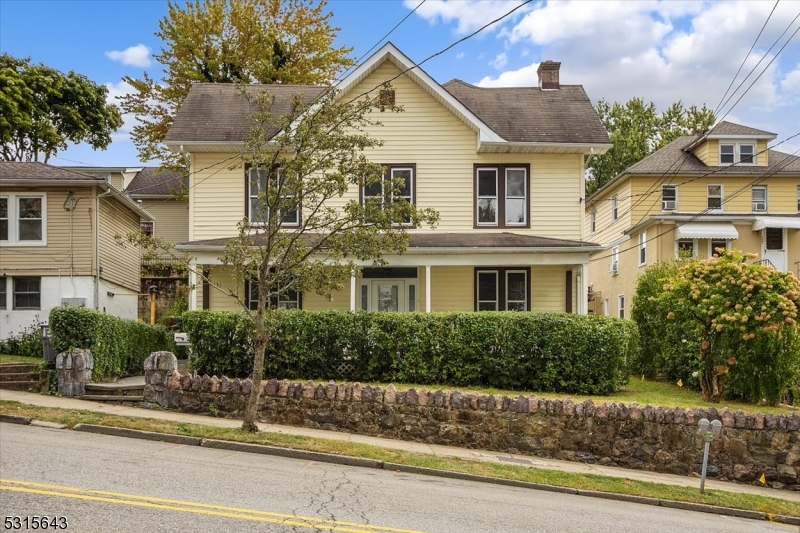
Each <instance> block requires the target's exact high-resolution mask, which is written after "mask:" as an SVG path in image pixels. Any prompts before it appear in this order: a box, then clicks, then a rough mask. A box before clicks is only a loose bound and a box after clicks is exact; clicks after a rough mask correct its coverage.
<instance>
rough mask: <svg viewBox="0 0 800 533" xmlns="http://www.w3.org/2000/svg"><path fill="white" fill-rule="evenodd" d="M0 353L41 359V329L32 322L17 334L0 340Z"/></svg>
mask: <svg viewBox="0 0 800 533" xmlns="http://www.w3.org/2000/svg"><path fill="white" fill-rule="evenodd" d="M0 353H5V354H8V355H22V356H24V357H38V358H40V359H41V358H42V357H43V355H44V354H43V353H42V331H41V329H39V326H38V325H37V324H35V323H34V324H32V325H30V326H28V327H27V328H25V329H23V330H22V331H20V332H19V333H17V334H11V335H10V336H9V337H8V338H7V339H5V340H4V341H0Z"/></svg>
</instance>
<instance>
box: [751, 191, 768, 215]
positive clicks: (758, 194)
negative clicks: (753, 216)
mask: <svg viewBox="0 0 800 533" xmlns="http://www.w3.org/2000/svg"><path fill="white" fill-rule="evenodd" d="M766 211H767V186H766V185H754V186H753V212H754V213H764V212H766Z"/></svg>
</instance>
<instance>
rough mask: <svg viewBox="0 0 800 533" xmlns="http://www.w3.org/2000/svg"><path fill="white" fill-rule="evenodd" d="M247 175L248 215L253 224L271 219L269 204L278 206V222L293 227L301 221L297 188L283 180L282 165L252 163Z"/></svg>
mask: <svg viewBox="0 0 800 533" xmlns="http://www.w3.org/2000/svg"><path fill="white" fill-rule="evenodd" d="M246 175H247V219H248V220H249V221H250V223H251V224H253V225H266V224H267V223H268V222H269V214H270V206H274V207H277V209H278V218H277V222H278V224H280V225H281V226H286V227H292V226H297V225H299V224H300V209H299V202H298V201H297V192H298V191H296V190H293V187H292V185H291V184H290V183H289V182H288V180H284V179H283V176H282V173H281V170H280V169H272V170H270V169H267V168H261V167H257V166H249V167H247V170H246Z"/></svg>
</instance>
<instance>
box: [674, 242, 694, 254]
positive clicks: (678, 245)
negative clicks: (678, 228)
mask: <svg viewBox="0 0 800 533" xmlns="http://www.w3.org/2000/svg"><path fill="white" fill-rule="evenodd" d="M696 256H697V239H678V240H676V241H675V257H677V258H678V259H688V258H690V257H696Z"/></svg>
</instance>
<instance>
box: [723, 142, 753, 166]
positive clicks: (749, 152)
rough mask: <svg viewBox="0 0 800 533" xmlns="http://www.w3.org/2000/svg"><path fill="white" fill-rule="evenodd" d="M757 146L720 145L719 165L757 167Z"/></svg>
mask: <svg viewBox="0 0 800 533" xmlns="http://www.w3.org/2000/svg"><path fill="white" fill-rule="evenodd" d="M756 157H757V155H756V145H755V144H753V143H731V142H725V143H722V142H721V143H719V164H720V166H722V165H755V164H756Z"/></svg>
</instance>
